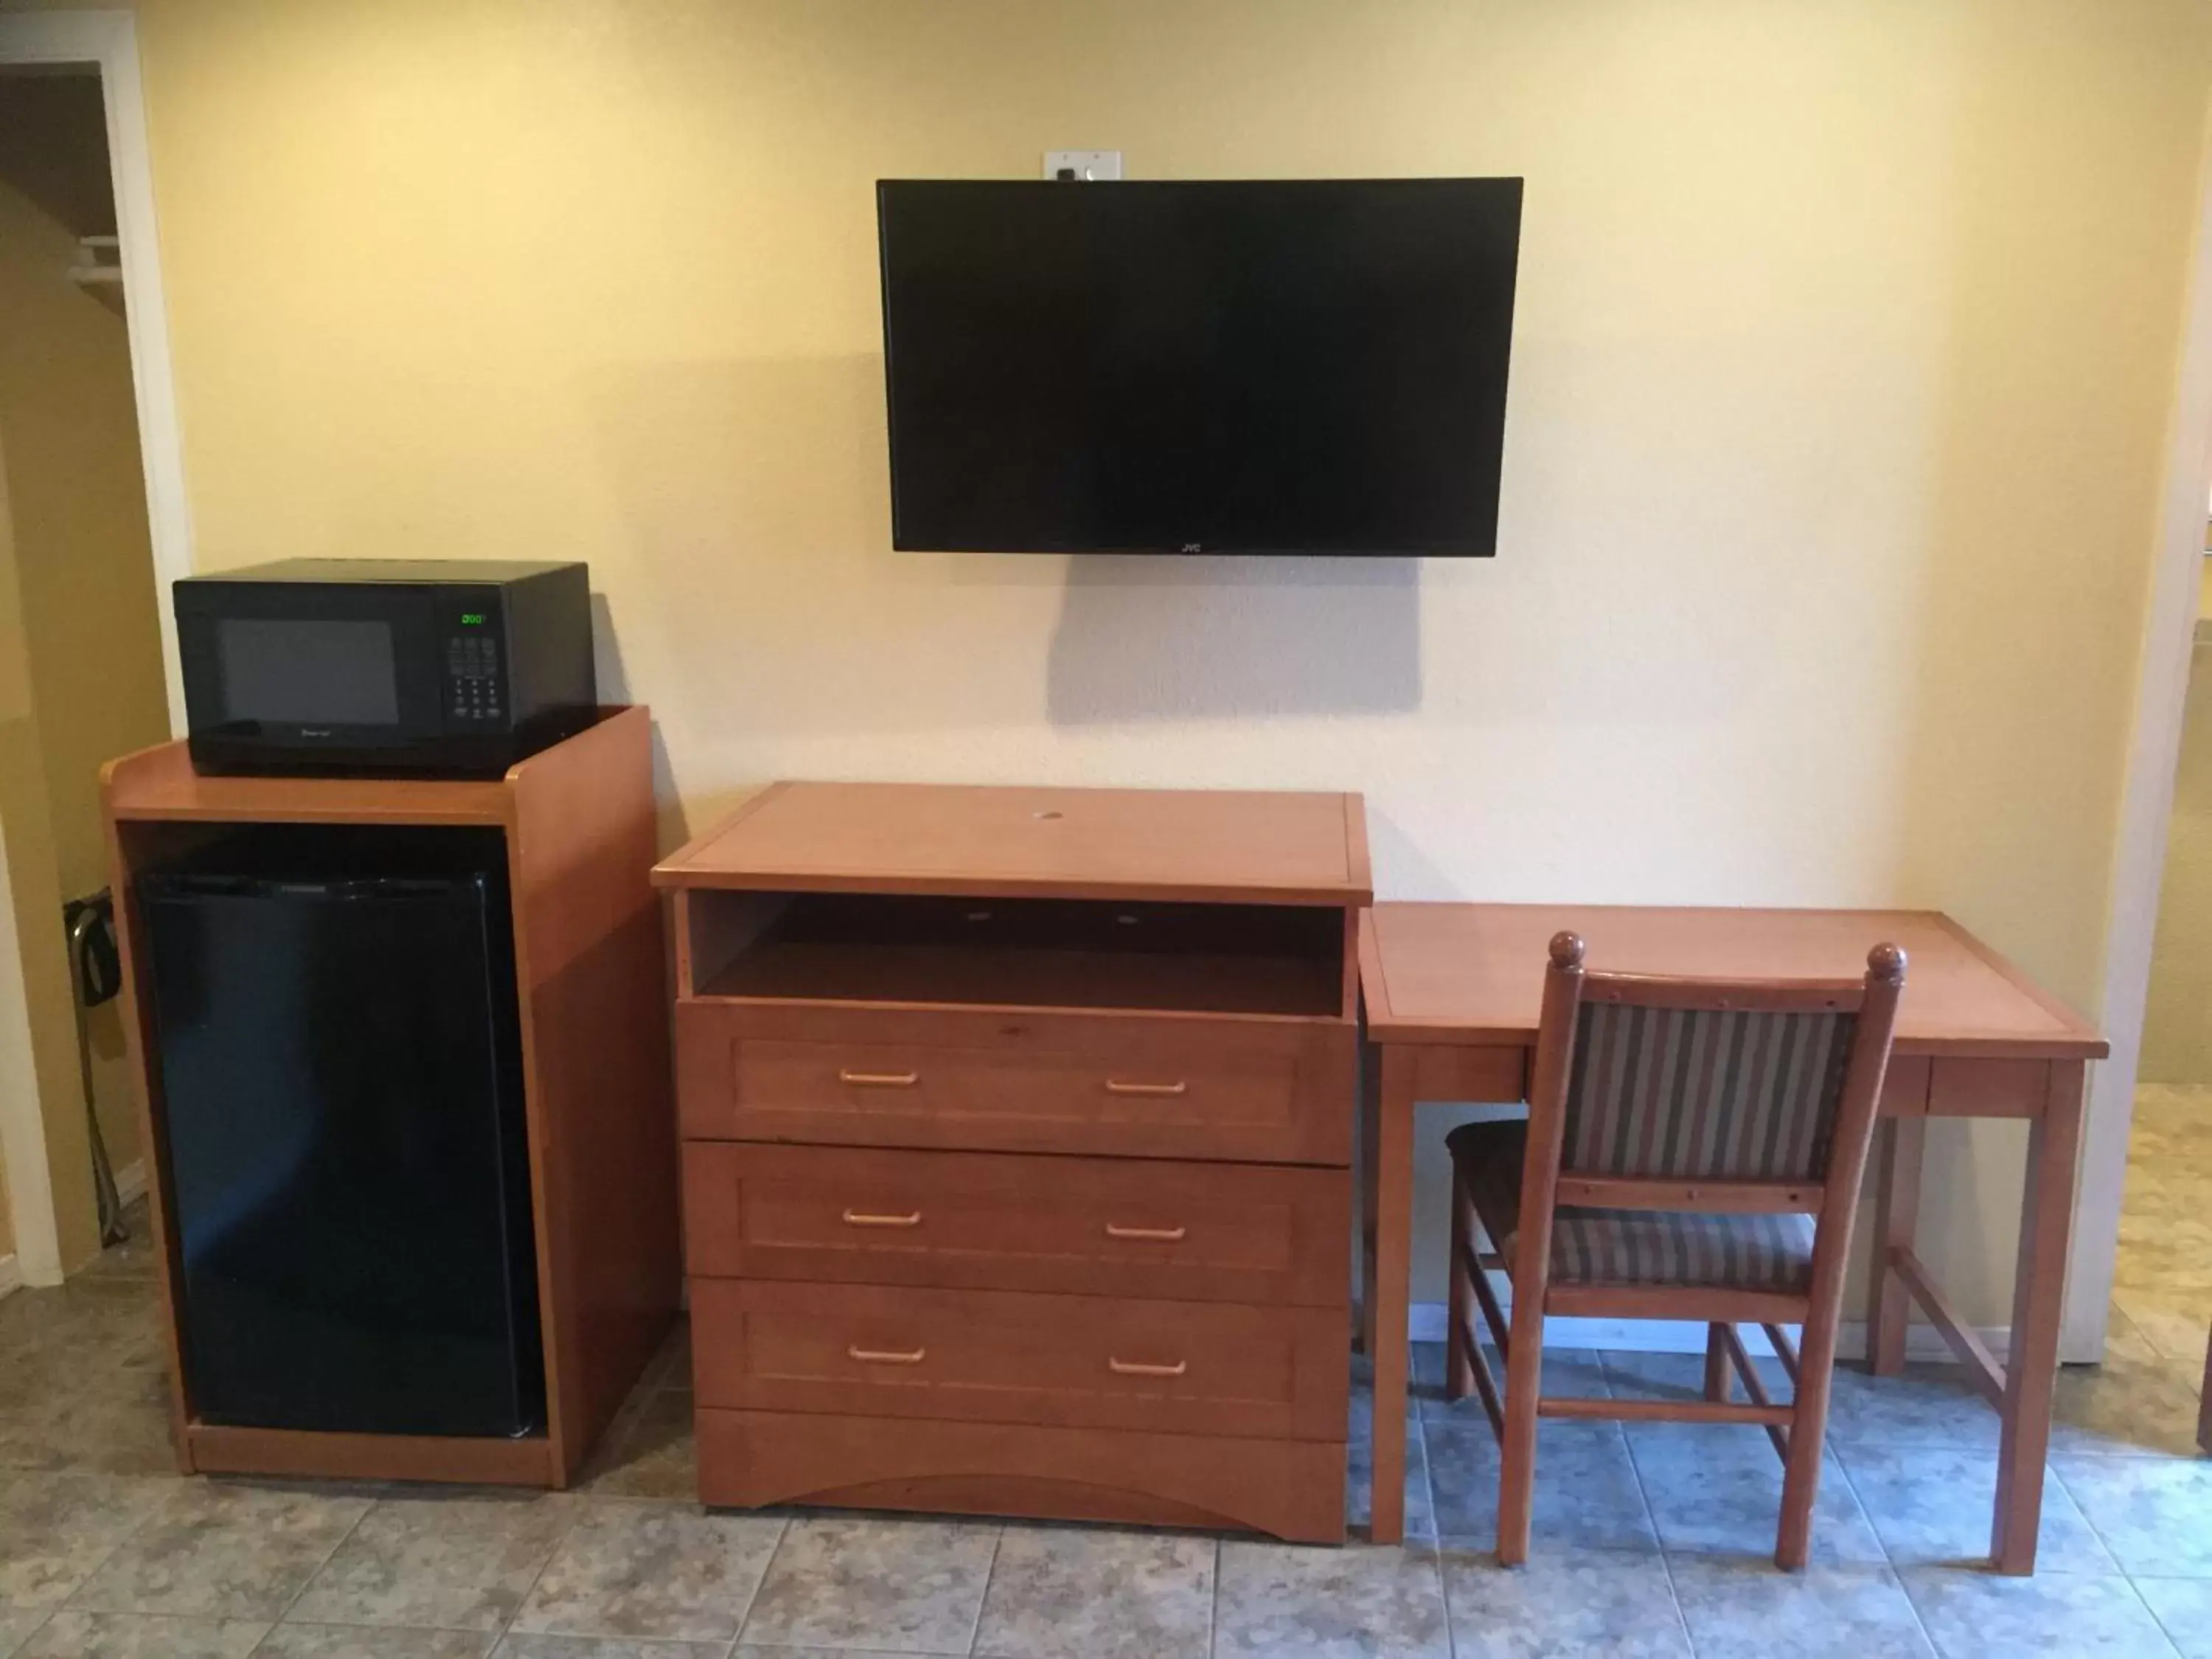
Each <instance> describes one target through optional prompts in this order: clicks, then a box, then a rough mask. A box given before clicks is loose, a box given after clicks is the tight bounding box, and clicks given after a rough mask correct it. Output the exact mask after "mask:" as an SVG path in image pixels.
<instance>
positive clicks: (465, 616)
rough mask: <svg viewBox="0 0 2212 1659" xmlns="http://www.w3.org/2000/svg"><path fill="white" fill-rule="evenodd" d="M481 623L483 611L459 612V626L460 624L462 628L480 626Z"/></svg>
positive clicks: (482, 621)
mask: <svg viewBox="0 0 2212 1659" xmlns="http://www.w3.org/2000/svg"><path fill="white" fill-rule="evenodd" d="M483 625H484V613H483V611H462V612H461V626H462V627H464V628H482V627H483Z"/></svg>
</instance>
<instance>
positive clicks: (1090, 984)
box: [683, 889, 1346, 1018]
mask: <svg viewBox="0 0 2212 1659" xmlns="http://www.w3.org/2000/svg"><path fill="white" fill-rule="evenodd" d="M683 900H684V911H685V913H686V914H685V916H684V940H685V943H686V945H687V946H688V949H687V951H686V978H685V984H684V990H685V993H686V994H688V995H690V996H694V997H702V998H715V999H720V998H730V999H747V1000H751V999H760V1000H776V1001H793V1000H797V1001H811V1002H841V1003H878V1004H880V1003H891V1004H908V1005H922V1006H960V1007H1035V1008H1046V1007H1049V1008H1080V1009H1100V1010H1113V1009H1129V1010H1140V1009H1153V1010H1157V1009H1178V1010H1185V1011H1188V1012H1201V1013H1225V1014H1257V1015H1274V1016H1281V1017H1285V1018H1338V1017H1340V1015H1341V1014H1342V1013H1343V1012H1344V1011H1343V1001H1344V960H1345V958H1344V951H1345V942H1346V941H1345V927H1344V919H1343V913H1342V912H1341V911H1338V910H1334V909H1322V908H1316V907H1311V906H1291V905H1261V904H1175V903H1158V902H1118V901H1113V900H1087V899H962V898H941V897H927V896H905V895H885V894H854V893H846V894H839V893H802V894H765V893H753V892H729V891H713V890H702V889H693V890H687V891H686V892H684V895H683Z"/></svg>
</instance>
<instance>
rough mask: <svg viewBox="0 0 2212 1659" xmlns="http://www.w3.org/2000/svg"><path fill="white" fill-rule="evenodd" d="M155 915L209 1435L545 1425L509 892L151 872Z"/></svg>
mask: <svg viewBox="0 0 2212 1659" xmlns="http://www.w3.org/2000/svg"><path fill="white" fill-rule="evenodd" d="M141 895H142V899H143V904H144V907H145V914H146V918H147V923H148V933H149V938H150V939H151V941H152V955H153V964H152V966H153V979H154V982H155V1002H156V1024H157V1026H158V1030H159V1045H160V1054H159V1064H160V1074H161V1091H162V1097H163V1106H164V1110H163V1114H162V1121H163V1123H164V1125H165V1129H166V1139H167V1152H168V1167H169V1172H170V1180H171V1184H172V1190H171V1192H170V1193H169V1195H168V1201H169V1206H170V1214H171V1216H172V1217H173V1225H174V1227H175V1230H176V1232H177V1235H178V1238H179V1246H180V1251H181V1255H182V1265H183V1280H184V1282H183V1293H182V1298H181V1302H182V1313H183V1323H184V1332H183V1340H184V1358H185V1368H186V1373H187V1381H188V1386H189V1390H190V1397H191V1401H192V1406H193V1409H194V1412H195V1414H196V1415H197V1417H198V1418H199V1419H201V1420H202V1421H204V1422H209V1423H222V1424H236V1425H255V1426H263V1427H271V1428H288V1429H320V1430H329V1431H356V1432H381V1433H394V1434H402V1433H404V1434H432V1435H505V1436H514V1435H521V1434H526V1433H529V1432H532V1431H535V1430H538V1429H539V1428H540V1427H541V1426H542V1425H543V1422H544V1374H543V1357H542V1353H541V1352H540V1347H539V1334H538V1322H537V1286H536V1282H535V1263H534V1260H533V1256H532V1247H531V1231H530V1215H529V1207H528V1194H529V1190H530V1188H529V1179H528V1169H527V1152H526V1144H525V1136H524V1133H523V1127H522V1123H521V1099H522V1096H521V1088H520V1064H519V1048H518V1045H517V1042H516V1038H515V1035H514V1030H513V1024H514V1015H513V1008H514V987H513V960H512V950H511V945H510V944H509V934H508V933H507V912H506V901H505V895H504V891H503V889H501V887H500V885H499V884H498V882H497V878H496V875H495V873H494V872H486V871H483V870H478V871H475V872H462V873H459V874H453V875H447V876H442V877H436V878H426V877H422V876H420V875H416V876H410V877H408V878H382V879H378V878H370V879H365V880H337V881H318V880H308V879H291V878H251V877H236V876H229V875H223V874H208V873H197V874H194V873H182V874H170V875H149V876H148V877H146V878H144V879H143V884H142V887H141Z"/></svg>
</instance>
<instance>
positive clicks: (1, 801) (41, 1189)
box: [0, 427, 100, 1284]
mask: <svg viewBox="0 0 2212 1659" xmlns="http://www.w3.org/2000/svg"><path fill="white" fill-rule="evenodd" d="M20 473H21V467H20V465H18V464H17V463H16V462H15V460H14V459H13V458H12V456H11V455H10V454H9V451H8V448H7V433H6V430H5V428H4V427H0V892H4V895H5V899H6V902H5V903H4V904H0V1148H4V1152H0V1157H4V1158H5V1160H6V1162H5V1164H4V1166H0V1176H4V1177H5V1178H6V1180H7V1182H8V1183H9V1212H10V1215H11V1217H12V1218H13V1219H12V1220H11V1227H13V1226H21V1227H22V1229H23V1231H24V1237H22V1238H21V1239H19V1240H17V1241H16V1243H18V1245H19V1246H20V1248H19V1249H18V1250H17V1252H16V1253H17V1255H19V1256H20V1257H21V1259H22V1260H21V1266H22V1270H23V1273H24V1275H25V1276H26V1277H27V1278H28V1279H31V1281H32V1282H33V1283H45V1284H51V1283H52V1282H54V1281H55V1280H57V1279H58V1278H59V1277H60V1276H61V1274H62V1273H64V1272H65V1271H67V1270H68V1269H70V1268H73V1267H77V1266H78V1265H80V1264H82V1262H84V1261H88V1260H90V1259H91V1257H92V1256H93V1255H95V1254H96V1253H97V1252H98V1250H99V1249H100V1228H99V1222H98V1217H97V1212H96V1206H95V1203H94V1198H93V1190H92V1182H91V1181H90V1179H89V1177H88V1171H89V1170H91V1167H92V1164H91V1160H90V1154H89V1152H88V1138H87V1135H86V1133H85V1121H84V1097H83V1095H82V1092H81V1088H82V1085H81V1084H80V1082H79V1080H78V1076H77V1066H76V1027H75V1024H74V1022H73V1019H72V1018H71V1014H70V982H69V967H68V963H67V957H66V952H65V951H64V947H63V940H62V933H61V921H60V915H59V909H58V899H57V897H56V895H57V894H58V893H59V891H60V888H61V878H60V873H59V867H58V862H57V860H56V857H55V852H54V840H53V829H52V813H51V812H50V811H49V810H48V807H47V802H46V763H45V760H44V757H42V755H41V754H40V748H39V728H38V720H37V717H36V710H35V708H34V706H33V701H32V696H31V671H30V653H29V650H28V648H27V646H26V644H25V641H24V629H23V615H22V600H21V590H20V587H19V586H18V583H17V580H16V568H15V528H14V526H15V514H14V503H13V498H12V492H11V488H10V486H11V485H12V484H13V483H14V481H15V477H16V476H19V475H20ZM34 1218H35V1225H34Z"/></svg>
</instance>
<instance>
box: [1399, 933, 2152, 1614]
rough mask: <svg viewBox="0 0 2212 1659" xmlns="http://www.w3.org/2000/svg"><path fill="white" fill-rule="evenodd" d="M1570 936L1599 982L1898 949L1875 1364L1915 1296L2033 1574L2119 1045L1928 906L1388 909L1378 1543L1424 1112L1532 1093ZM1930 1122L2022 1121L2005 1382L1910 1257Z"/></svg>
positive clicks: (1757, 968) (1849, 972) (1880, 1147)
mask: <svg viewBox="0 0 2212 1659" xmlns="http://www.w3.org/2000/svg"><path fill="white" fill-rule="evenodd" d="M1562 928H1571V929H1572V930H1573V931H1575V932H1577V933H1580V934H1582V935H1583V938H1584V939H1586V940H1587V941H1588V942H1589V962H1590V965H1591V966H1592V967H1593V968H1597V969H1605V970H1607V971H1608V972H1614V971H1625V972H1648V973H1668V974H1699V975H1714V976H1719V977H1728V976H1742V977H1759V976H1774V975H1792V976H1795V975H1805V976H1808V977H1814V976H1826V977H1830V978H1848V977H1851V976H1854V975H1857V974H1858V973H1860V972H1861V971H1863V969H1864V967H1865V963H1866V953H1867V951H1868V950H1869V948H1870V947H1871V946H1872V945H1875V944H1876V943H1878V942H1880V941H1881V940H1885V939H1886V940H1889V941H1891V942H1893V943H1895V944H1898V945H1903V946H1904V947H1905V951H1906V953H1907V955H1908V956H1909V957H1910V959H1911V966H1910V969H1909V970H1908V975H1907V978H1906V981H1905V1001H1904V1006H1903V1007H1902V1008H1901V1010H1900V1011H1899V1018H1898V1027H1897V1040H1896V1047H1895V1048H1894V1050H1893V1057H1892V1059H1891V1061H1890V1070H1889V1078H1888V1082H1887V1087H1886V1088H1885V1090H1884V1093H1883V1097H1882V1122H1881V1127H1880V1128H1879V1129H1878V1130H1877V1131H1876V1146H1875V1153H1876V1156H1875V1164H1874V1168H1873V1179H1874V1184H1875V1233H1876V1240H1875V1276H1874V1286H1873V1294H1872V1298H1871V1300H1872V1312H1871V1315H1870V1317H1869V1328H1868V1342H1869V1358H1871V1360H1872V1361H1873V1365H1874V1369H1875V1371H1877V1372H1878V1373H1881V1374H1883V1375H1894V1374H1895V1373H1896V1372H1897V1371H1898V1370H1899V1369H1900V1367H1901V1366H1902V1365H1903V1364H1904V1359H1905V1319H1906V1315H1907V1312H1908V1298H1910V1299H1911V1300H1917V1301H1918V1302H1919V1303H1920V1304H1921V1305H1922V1306H1923V1308H1924V1309H1925V1310H1927V1313H1928V1316H1929V1319H1930V1320H1931V1321H1933V1322H1934V1323H1935V1325H1936V1328H1938V1329H1939V1330H1941V1331H1942V1333H1943V1334H1944V1336H1945V1337H1946V1338H1947V1339H1948V1340H1949V1342H1950V1344H1951V1346H1952V1347H1953V1348H1954V1350H1955V1351H1956V1352H1958V1354H1959V1357H1960V1360H1961V1361H1962V1362H1963V1363H1964V1364H1965V1365H1966V1374H1967V1376H1968V1379H1969V1380H1970V1381H1972V1382H1973V1383H1975V1384H1976V1385H1977V1386H1978V1387H1979V1388H1980V1389H1982V1391H1983V1392H1984V1394H1985V1395H1987V1396H1988V1397H1989V1399H1990V1403H1991V1404H1992V1405H1994V1406H1995V1407H1996V1409H1997V1411H1998V1413H1999V1414H2000V1416H2001V1417H2002V1422H2003V1429H2002V1437H2001V1438H2000V1441H1999V1446H1998V1468H1997V1491H1996V1517H1995V1522H1994V1526H1993V1528H1992V1531H1991V1534H1990V1554H1991V1556H1992V1557H1993V1558H1994V1559H1995V1562H1996V1566H1997V1568H1998V1570H1999V1571H2003V1572H2009V1573H2026V1572H2030V1571H2033V1570H2034V1566H2035V1541H2036V1525H2037V1520H2038V1517H2039V1515H2040V1513H2041V1510H2042V1505H2043V1459H2044V1452H2045V1447H2046V1445H2047V1444H2048V1443H2049V1440H2050V1437H2051V1383H2052V1379H2053V1376H2054V1375H2055V1373H2056V1371H2057V1358H2058V1319H2059V1304H2060V1300H2061V1297H2062V1295H2063V1291H2064V1287H2065V1276H2066V1250H2067V1237H2068V1232H2069V1229H2070V1227H2071V1225H2072V1222H2073V1212H2074V1176H2075V1156H2076V1153H2077V1152H2078V1151H2079V1149H2080V1144H2081V1113H2082V1103H2083V1096H2084V1087H2083V1085H2084V1078H2085V1073H2086V1072H2087V1065H2086V1062H2087V1061H2088V1060H2100V1059H2102V1058H2103V1057H2104V1056H2105V1054H2106V1053H2107V1052H2108V1048H2107V1046H2106V1042H2105V1041H2104V1039H2103V1038H2102V1037H2100V1036H2098V1034H2097V1033H2096V1031H2095V1030H2093V1029H2092V1028H2091V1027H2090V1026H2088V1025H2087V1024H2085V1023H2084V1022H2083V1021H2082V1020H2081V1018H2080V1017H2079V1016H2078V1015H2076V1014H2075V1013H2074V1012H2071V1011H2070V1010H2069V1009H2068V1008H2067V1007H2065V1006H2063V1004H2061V1003H2060V1002H2058V1001H2057V1000H2055V999H2053V998H2052V997H2051V996H2049V995H2048V994H2045V992H2043V991H2041V990H2039V989H2038V988H2037V987H2035V986H2034V985H2033V984H2032V983H2031V982H2030V981H2028V980H2027V978H2026V977H2025V976H2024V975H2022V974H2021V972H2020V970H2019V969H2016V968H2015V967H2013V966H2012V964H2011V963H2008V962H2006V961H2005V960H2004V959H2003V958H2002V957H1999V956H1998V955H1996V952H1994V951H1991V950H1990V949H1989V948H1988V947H1987V946H1986V945H1983V944H1982V943H1981V942H1980V941H1979V940H1978V939H1975V938H1974V937H1973V936H1972V934H1970V933H1967V932H1966V929H1964V928H1963V927H1960V926H1959V925H1958V924H1957V923H1956V922H1954V921H1951V919H1950V918H1949V917H1948V916H1944V915H1937V914H1936V913H1934V912H1931V911H1900V910H1738V909H1704V910H1699V909H1652V908H1607V907H1601V906H1569V905H1487V904H1485V905H1476V904H1379V905H1376V907H1375V908H1373V909H1372V910H1371V911H1370V912H1369V913H1368V915H1366V916H1365V917H1364V919H1363V922H1362V926H1361V928H1360V937H1359V973H1360V988H1361V993H1362V996H1363V999H1364V1007H1365V1015H1366V1038H1367V1054H1366V1060H1367V1064H1366V1066H1365V1067H1364V1071H1365V1075H1366V1088H1365V1091H1364V1096H1365V1098H1364V1105H1363V1111H1362V1135H1363V1140H1364V1152H1365V1156H1364V1170H1365V1174H1364V1182H1365V1191H1364V1204H1363V1206H1362V1209H1363V1215H1364V1227H1365V1229H1366V1251H1365V1263H1366V1285H1365V1294H1364V1297H1363V1308H1364V1316H1365V1320H1366V1328H1365V1334H1366V1339H1367V1343H1368V1346H1369V1347H1370V1351H1371V1352H1373V1353H1374V1356H1375V1407H1374V1411H1375V1417H1374V1422H1375V1507H1374V1537H1375V1539H1376V1541H1378V1542H1390V1541H1395V1540H1397V1539H1398V1538H1399V1537H1400V1536H1401V1534H1402V1532H1403V1529H1404V1523H1405V1516H1404V1492H1405V1456H1406V1440H1405V1421H1406V1419H1405V1401H1406V1366H1407V1347H1406V1344H1407V1328H1406V1320H1407V1306H1406V1304H1407V1272H1408V1268H1409V1267H1410V1253H1411V1248H1412V1239H1411V1236H1412V1231H1413V1112H1414V1108H1415V1107H1416V1105H1417V1104H1418V1103H1420V1102H1422V1101H1442V1102H1453V1101H1511V1100H1519V1099H1522V1098H1523V1097H1524V1096H1525V1093H1526V1084H1525V1078H1526V1073H1527V1068H1528V1060H1529V1056H1530V1054H1531V1053H1532V1052H1533V1050H1534V1046H1535V1041H1536V1023H1537V1009H1538V1003H1539V1000H1540V998H1541V993H1542V989H1543V977H1544V974H1543V970H1544V959H1545V956H1544V953H1545V945H1546V942H1547V940H1548V939H1550V938H1551V937H1552V935H1553V933H1558V932H1559V930H1560V929H1562ZM1930 1117H2010V1118H2021V1119H2025V1120H2026V1121H2027V1124H2028V1172H2027V1201H2026V1204H2025V1206H2024V1208H2023V1210H2022V1212H2021V1224H2020V1266H2019V1279H2018V1282H2017V1284H2016V1285H2015V1290H2014V1292H2013V1314H2012V1345H2011V1355H2010V1359H2009V1363H2008V1364H2004V1365H2002V1366H2001V1365H1999V1364H1997V1362H1996V1360H1995V1359H1994V1358H1992V1357H1991V1356H1990V1353H1989V1352H1988V1351H1987V1350H1986V1349H1985V1348H1984V1346H1983V1345H1982V1344H1981V1342H1980V1340H1978V1338H1977V1337H1976V1336H1975V1334H1973V1332H1972V1330H1970V1329H1968V1328H1966V1327H1965V1326H1964V1325H1963V1324H1962V1323H1961V1322H1960V1321H1959V1319H1958V1318H1957V1316H1955V1315H1954V1313H1953V1312H1952V1310H1951V1309H1950V1307H1949V1305H1948V1304H1947V1303H1946V1302H1945V1301H1944V1299H1943V1297H1942V1293H1941V1292H1940V1291H1938V1290H1937V1289H1936V1286H1935V1285H1933V1284H1932V1283H1931V1282H1930V1281H1929V1279H1928V1276H1927V1273H1926V1270H1925V1269H1924V1268H1923V1266H1922V1265H1921V1263H1920V1261H1919V1259H1918V1258H1917V1256H1916V1255H1914V1254H1913V1231H1914V1225H1915V1222H1916V1220H1917V1212H1918V1209H1919V1200H1920V1160H1921V1149H1922V1145H1923V1140H1924V1138H1925V1135H1926V1131H1927V1121H1928V1119H1929V1118H1930Z"/></svg>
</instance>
